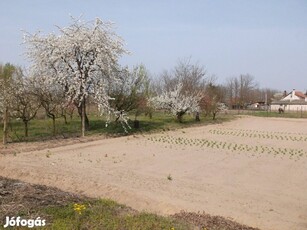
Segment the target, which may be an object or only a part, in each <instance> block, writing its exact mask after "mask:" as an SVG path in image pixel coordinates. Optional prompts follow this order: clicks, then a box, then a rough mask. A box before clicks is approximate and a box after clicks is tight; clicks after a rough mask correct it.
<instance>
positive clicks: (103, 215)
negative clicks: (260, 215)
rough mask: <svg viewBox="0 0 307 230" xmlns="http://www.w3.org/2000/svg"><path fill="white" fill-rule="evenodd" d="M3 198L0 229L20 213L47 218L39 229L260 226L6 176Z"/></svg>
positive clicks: (1, 182)
mask: <svg viewBox="0 0 307 230" xmlns="http://www.w3.org/2000/svg"><path fill="white" fill-rule="evenodd" d="M0 198H1V199H0V229H3V226H4V224H5V219H6V216H10V217H15V218H16V217H17V216H20V217H21V218H22V219H36V218H37V217H40V218H41V220H46V226H44V227H38V228H37V229H52V230H65V229H68V230H78V229H97V230H101V229H106V230H113V229H114V230H126V229H127V230H128V229H129V230H136V229H140V230H147V229H148V230H161V229H166V230H177V229H178V230H179V229H187V230H188V229H202V230H209V229H210V230H217V229H223V230H237V229H241V230H256V228H252V227H248V226H245V225H241V224H238V223H236V222H234V221H231V220H228V219H226V218H223V217H220V216H211V215H208V214H205V213H187V212H181V213H177V214H175V215H172V216H160V215H156V214H151V213H145V212H138V211H136V210H133V209H131V208H129V207H126V206H124V205H121V204H118V203H116V202H114V201H111V200H102V199H99V200H98V199H92V198H88V197H83V196H78V195H75V194H71V193H67V192H63V191H61V190H59V189H56V188H50V187H47V186H41V185H33V184H28V183H24V182H21V181H17V180H11V179H8V178H3V177H0ZM76 204H77V206H76ZM81 205H84V206H81ZM80 207H82V208H80ZM78 208H80V209H78ZM83 208H84V209H83ZM10 229H12V228H10ZM13 229H14V228H13ZM15 229H26V228H20V227H19V228H15Z"/></svg>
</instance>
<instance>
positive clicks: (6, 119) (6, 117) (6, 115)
mask: <svg viewBox="0 0 307 230" xmlns="http://www.w3.org/2000/svg"><path fill="white" fill-rule="evenodd" d="M8 123H9V113H8V109H7V108H5V109H4V113H3V144H4V145H5V144H7V136H8Z"/></svg>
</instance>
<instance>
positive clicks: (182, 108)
mask: <svg viewBox="0 0 307 230" xmlns="http://www.w3.org/2000/svg"><path fill="white" fill-rule="evenodd" d="M182 87H183V85H182V83H178V84H177V85H176V86H175V89H174V90H169V91H166V90H164V91H163V92H162V93H161V94H160V95H159V96H156V97H153V98H152V99H151V100H150V102H151V103H152V105H153V106H154V108H156V109H163V110H166V111H168V112H170V113H171V114H173V115H174V116H176V118H177V119H178V121H179V122H182V117H183V115H184V114H186V113H194V112H198V111H199V105H198V104H199V101H200V99H201V96H200V94H197V95H189V94H186V93H185V92H184V91H183V90H182Z"/></svg>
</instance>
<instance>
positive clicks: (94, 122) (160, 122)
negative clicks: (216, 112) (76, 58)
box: [0, 112, 234, 142]
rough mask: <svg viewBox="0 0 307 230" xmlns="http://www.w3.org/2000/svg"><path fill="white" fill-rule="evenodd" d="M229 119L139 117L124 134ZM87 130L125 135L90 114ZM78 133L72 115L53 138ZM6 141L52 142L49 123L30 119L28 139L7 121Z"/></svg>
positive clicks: (19, 126) (20, 126)
mask: <svg viewBox="0 0 307 230" xmlns="http://www.w3.org/2000/svg"><path fill="white" fill-rule="evenodd" d="M233 117H234V116H232V115H220V116H218V118H217V120H215V121H213V120H212V118H211V117H202V118H201V121H200V122H196V121H195V118H194V117H193V116H190V115H185V116H184V120H183V123H179V122H178V121H177V120H176V119H175V118H174V117H173V116H171V115H169V114H164V113H162V112H159V113H158V112H157V113H155V114H153V118H152V119H150V118H149V117H147V116H143V115H142V116H139V117H138V120H139V121H140V128H138V129H135V128H134V127H133V120H129V125H130V126H131V129H128V134H136V133H144V132H157V131H167V130H173V129H178V128H185V127H190V126H194V125H204V124H210V123H219V122H223V121H228V120H230V119H233ZM89 121H90V130H89V131H87V132H86V135H87V136H90V135H126V133H125V131H124V129H123V127H122V125H121V124H120V122H114V121H113V122H111V123H110V124H109V125H108V127H106V126H105V124H106V123H105V119H104V117H100V116H97V115H93V114H90V115H89ZM80 132H81V122H80V118H79V117H78V116H77V115H75V116H74V117H73V119H71V120H70V119H68V124H65V123H64V120H63V119H62V118H58V119H57V120H56V137H57V138H59V137H60V138H61V137H62V138H64V137H65V138H67V137H74V136H79V135H80ZM2 136H3V131H2V129H1V130H0V138H2ZM9 137H10V138H9V139H10V141H12V142H22V141H36V140H45V139H50V138H54V136H53V133H52V121H51V119H34V120H32V121H30V123H29V136H28V137H27V138H25V136H24V126H23V123H22V121H17V120H13V119H12V120H11V123H10V126H9Z"/></svg>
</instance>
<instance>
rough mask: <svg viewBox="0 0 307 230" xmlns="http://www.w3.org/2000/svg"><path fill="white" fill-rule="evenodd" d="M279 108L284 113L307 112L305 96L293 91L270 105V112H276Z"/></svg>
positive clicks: (306, 95) (306, 97)
mask: <svg viewBox="0 0 307 230" xmlns="http://www.w3.org/2000/svg"><path fill="white" fill-rule="evenodd" d="M279 108H282V109H283V110H284V111H307V94H304V93H302V92H301V91H298V90H295V89H294V90H292V92H290V93H289V94H286V95H285V96H284V97H283V98H282V99H281V100H279V101H273V102H272V103H271V110H273V111H277V110H278V109H279Z"/></svg>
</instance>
